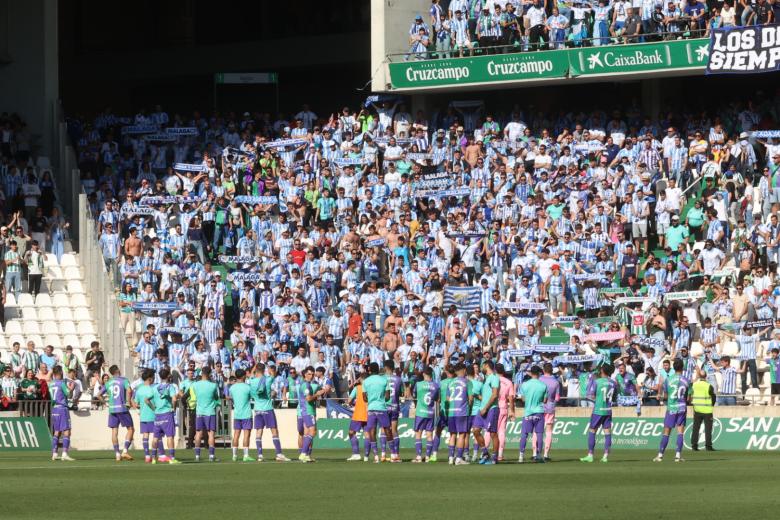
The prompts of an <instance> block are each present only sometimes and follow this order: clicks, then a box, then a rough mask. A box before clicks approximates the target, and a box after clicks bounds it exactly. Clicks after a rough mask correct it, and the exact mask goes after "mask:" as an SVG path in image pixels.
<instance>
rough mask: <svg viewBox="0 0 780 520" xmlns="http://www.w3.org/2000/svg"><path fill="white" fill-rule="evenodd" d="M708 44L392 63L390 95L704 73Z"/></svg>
mask: <svg viewBox="0 0 780 520" xmlns="http://www.w3.org/2000/svg"><path fill="white" fill-rule="evenodd" d="M708 52H709V40H707V39H696V40H680V41H668V42H659V43H641V44H634V45H611V46H602V47H583V48H579V49H564V50H556V51H542V52H524V53H515V54H498V55H485V56H472V57H466V58H453V59H444V60H424V61H410V62H403V63H390V64H389V69H390V83H391V86H392V88H393V89H394V90H405V89H421V88H431V87H452V86H464V85H489V84H497V83H520V84H522V83H523V82H539V81H547V80H562V81H565V80H569V79H573V78H577V77H579V76H595V75H602V76H609V75H626V74H633V75H636V74H652V73H656V72H668V71H670V70H684V69H691V70H701V71H703V70H704V67H705V65H706V64H707V56H708Z"/></svg>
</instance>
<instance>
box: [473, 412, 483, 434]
mask: <svg viewBox="0 0 780 520" xmlns="http://www.w3.org/2000/svg"><path fill="white" fill-rule="evenodd" d="M471 427H472V428H479V429H480V430H481V429H482V428H484V427H485V418H484V417H482V416H481V415H480V414H479V412H477V415H472V416H471Z"/></svg>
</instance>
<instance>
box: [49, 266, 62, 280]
mask: <svg viewBox="0 0 780 520" xmlns="http://www.w3.org/2000/svg"><path fill="white" fill-rule="evenodd" d="M44 277H45V278H47V279H50V280H62V279H63V278H65V276H64V275H63V274H62V267H60V266H58V265H52V266H51V267H49V268H48V269H46V274H45V276H44Z"/></svg>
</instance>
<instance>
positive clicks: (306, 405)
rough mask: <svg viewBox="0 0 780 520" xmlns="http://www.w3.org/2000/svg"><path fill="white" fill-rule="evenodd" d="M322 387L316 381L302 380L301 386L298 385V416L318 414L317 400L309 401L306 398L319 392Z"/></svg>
mask: <svg viewBox="0 0 780 520" xmlns="http://www.w3.org/2000/svg"><path fill="white" fill-rule="evenodd" d="M319 389H320V385H318V384H317V383H315V382H314V381H312V382H310V383H307V382H306V381H301V383H300V385H299V387H298V394H299V397H298V414H297V415H298V417H300V416H302V415H316V413H317V412H316V409H315V408H316V405H317V401H309V400H308V399H306V398H307V397H309V396H312V395H314V394H316V393H317V391H318V390H319Z"/></svg>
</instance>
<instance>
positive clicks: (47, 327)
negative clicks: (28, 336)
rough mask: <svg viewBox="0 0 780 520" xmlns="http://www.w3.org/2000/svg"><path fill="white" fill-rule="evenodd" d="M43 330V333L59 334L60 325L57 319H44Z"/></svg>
mask: <svg viewBox="0 0 780 520" xmlns="http://www.w3.org/2000/svg"><path fill="white" fill-rule="evenodd" d="M41 332H43V334H59V333H60V327H59V325H57V322H55V321H44V322H43V324H42V325H41Z"/></svg>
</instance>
